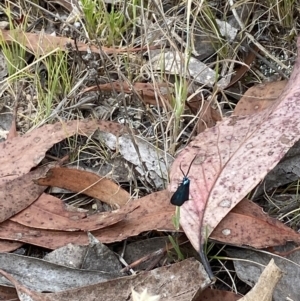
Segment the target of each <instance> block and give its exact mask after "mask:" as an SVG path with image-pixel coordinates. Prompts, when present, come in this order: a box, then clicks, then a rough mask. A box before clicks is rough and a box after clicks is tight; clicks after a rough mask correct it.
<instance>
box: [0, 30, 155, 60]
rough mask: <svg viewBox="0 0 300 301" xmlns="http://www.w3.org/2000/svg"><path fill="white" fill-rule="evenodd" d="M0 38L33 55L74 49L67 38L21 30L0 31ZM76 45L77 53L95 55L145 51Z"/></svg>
mask: <svg viewBox="0 0 300 301" xmlns="http://www.w3.org/2000/svg"><path fill="white" fill-rule="evenodd" d="M0 37H1V39H3V40H4V41H6V42H9V43H12V42H15V43H18V44H21V45H22V46H24V47H26V48H27V50H28V51H30V52H32V53H33V54H35V55H45V54H47V53H50V52H51V51H55V50H61V51H65V50H67V49H69V48H72V49H76V48H75V44H74V40H72V39H70V38H67V37H59V36H53V35H49V34H45V33H33V32H24V31H21V30H0ZM76 45H77V49H78V51H91V52H95V53H97V54H98V53H99V51H100V50H101V51H103V52H105V53H106V54H113V53H128V52H137V51H141V50H147V48H141V47H137V48H121V49H118V48H108V47H104V46H101V49H100V48H99V47H97V46H94V45H90V44H85V43H83V42H80V41H77V42H76ZM155 48H156V47H155ZM152 49H153V48H152Z"/></svg>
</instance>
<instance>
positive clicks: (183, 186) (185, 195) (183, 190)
mask: <svg viewBox="0 0 300 301" xmlns="http://www.w3.org/2000/svg"><path fill="white" fill-rule="evenodd" d="M195 159H196V156H195V157H194V159H193V160H192V162H191V163H190V166H189V168H188V171H187V173H186V174H185V173H184V172H183V170H182V168H181V164H180V166H179V167H180V170H181V172H182V174H183V179H182V182H181V183H180V185H179V186H178V188H177V190H176V191H175V192H174V194H173V195H172V197H171V204H172V205H174V206H182V205H183V204H184V202H186V201H187V200H188V199H189V195H190V179H189V178H188V174H189V172H190V169H191V166H192V164H193V162H194V160H195Z"/></svg>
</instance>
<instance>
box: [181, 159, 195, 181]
mask: <svg viewBox="0 0 300 301" xmlns="http://www.w3.org/2000/svg"><path fill="white" fill-rule="evenodd" d="M196 157H197V155H195V157H194V158H193V160H192V161H191V163H190V166H189V169H188V171H187V173H186V175H185V174H184V173H183V171H182V169H181V167H180V169H181V172H182V173H183V174H184V176H185V177H187V176H188V174H189V172H190V169H191V166H192V164H193V162H194V161H195V159H196Z"/></svg>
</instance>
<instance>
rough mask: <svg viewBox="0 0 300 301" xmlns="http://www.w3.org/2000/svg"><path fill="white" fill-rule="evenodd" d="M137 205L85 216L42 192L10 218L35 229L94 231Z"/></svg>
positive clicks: (121, 216) (117, 218)
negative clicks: (37, 197) (26, 206)
mask: <svg viewBox="0 0 300 301" xmlns="http://www.w3.org/2000/svg"><path fill="white" fill-rule="evenodd" d="M137 206H138V205H135V204H134V203H130V205H128V206H126V207H122V208H120V209H117V210H113V211H111V212H101V213H95V214H93V215H89V216H87V215H86V214H84V213H83V212H80V211H75V209H72V211H68V210H67V206H66V205H65V204H64V203H63V202H62V201H61V200H60V199H58V198H56V197H53V196H51V195H47V194H45V193H44V194H42V195H41V196H40V198H39V199H38V200H37V201H36V202H35V203H33V204H32V205H31V206H30V207H28V208H27V209H25V210H23V211H22V212H20V213H19V214H17V215H15V216H14V217H12V218H11V220H12V221H14V222H17V223H19V224H22V225H25V226H28V227H33V228H36V229H47V230H62V231H78V230H82V231H94V230H98V229H102V228H105V227H108V226H111V225H113V224H116V223H117V222H119V221H121V220H122V219H124V218H125V217H126V215H127V214H128V213H129V212H131V211H133V210H135V209H136V207H137Z"/></svg>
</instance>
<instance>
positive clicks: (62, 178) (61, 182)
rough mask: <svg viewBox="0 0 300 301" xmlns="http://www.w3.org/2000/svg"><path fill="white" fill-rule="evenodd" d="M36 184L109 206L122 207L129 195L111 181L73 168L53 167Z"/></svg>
mask: <svg viewBox="0 0 300 301" xmlns="http://www.w3.org/2000/svg"><path fill="white" fill-rule="evenodd" d="M37 182H38V184H39V185H44V186H54V187H60V188H64V189H68V190H71V191H73V192H80V193H84V194H86V195H88V196H90V197H93V198H96V199H99V200H101V201H102V202H105V203H107V204H111V205H113V204H117V205H119V206H123V205H125V204H126V203H127V202H128V201H129V199H130V194H129V193H128V192H127V191H126V190H124V189H123V188H121V187H120V186H119V185H117V184H116V183H114V182H113V181H112V180H110V179H107V178H102V177H99V176H98V175H97V174H94V173H92V172H88V171H84V170H79V169H74V168H66V167H54V168H52V169H50V170H49V171H48V173H47V175H46V177H45V178H40V179H39V180H38V181H37Z"/></svg>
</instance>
